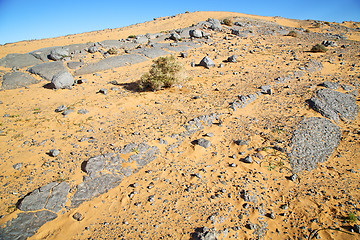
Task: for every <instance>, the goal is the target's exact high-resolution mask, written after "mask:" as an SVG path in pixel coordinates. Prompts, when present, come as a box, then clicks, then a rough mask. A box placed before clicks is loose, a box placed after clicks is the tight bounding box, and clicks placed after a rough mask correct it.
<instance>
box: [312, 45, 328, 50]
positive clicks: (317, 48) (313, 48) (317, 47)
mask: <svg viewBox="0 0 360 240" xmlns="http://www.w3.org/2000/svg"><path fill="white" fill-rule="evenodd" d="M326 51H327V48H326V47H325V46H324V45H322V44H316V45H314V46H313V47H312V48H311V50H310V52H326Z"/></svg>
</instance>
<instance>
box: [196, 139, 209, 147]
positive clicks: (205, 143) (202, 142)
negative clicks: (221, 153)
mask: <svg viewBox="0 0 360 240" xmlns="http://www.w3.org/2000/svg"><path fill="white" fill-rule="evenodd" d="M197 145H199V146H201V147H203V148H208V147H210V146H211V142H210V141H209V140H207V139H204V138H200V139H199V140H197Z"/></svg>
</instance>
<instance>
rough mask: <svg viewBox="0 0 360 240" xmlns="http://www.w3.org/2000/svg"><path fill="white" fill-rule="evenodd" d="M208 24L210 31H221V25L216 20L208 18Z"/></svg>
mask: <svg viewBox="0 0 360 240" xmlns="http://www.w3.org/2000/svg"><path fill="white" fill-rule="evenodd" d="M207 22H208V23H210V29H212V30H214V31H221V30H222V26H221V23H220V21H219V20H218V19H213V18H209V19H208V20H207Z"/></svg>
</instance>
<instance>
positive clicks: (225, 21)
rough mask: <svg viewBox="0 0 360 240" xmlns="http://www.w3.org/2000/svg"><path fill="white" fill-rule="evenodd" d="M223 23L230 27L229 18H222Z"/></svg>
mask: <svg viewBox="0 0 360 240" xmlns="http://www.w3.org/2000/svg"><path fill="white" fill-rule="evenodd" d="M223 23H224V24H225V25H226V26H229V27H231V26H232V25H233V22H232V20H231V19H229V18H225V19H224V20H223Z"/></svg>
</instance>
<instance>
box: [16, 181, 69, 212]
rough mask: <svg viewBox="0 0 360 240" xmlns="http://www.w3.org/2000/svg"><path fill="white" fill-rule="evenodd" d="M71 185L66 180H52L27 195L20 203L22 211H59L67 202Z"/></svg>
mask: <svg viewBox="0 0 360 240" xmlns="http://www.w3.org/2000/svg"><path fill="white" fill-rule="evenodd" d="M69 190H70V186H69V184H68V183H66V182H62V183H57V182H51V183H49V184H47V185H45V186H43V187H41V188H38V189H36V190H35V191H33V192H31V193H30V194H29V195H27V196H25V197H24V199H23V200H22V201H21V202H20V204H19V209H20V210H22V211H36V210H41V209H48V210H51V211H53V212H59V211H60V210H61V209H62V208H63V207H64V206H65V204H66V201H67V195H68V193H69Z"/></svg>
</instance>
